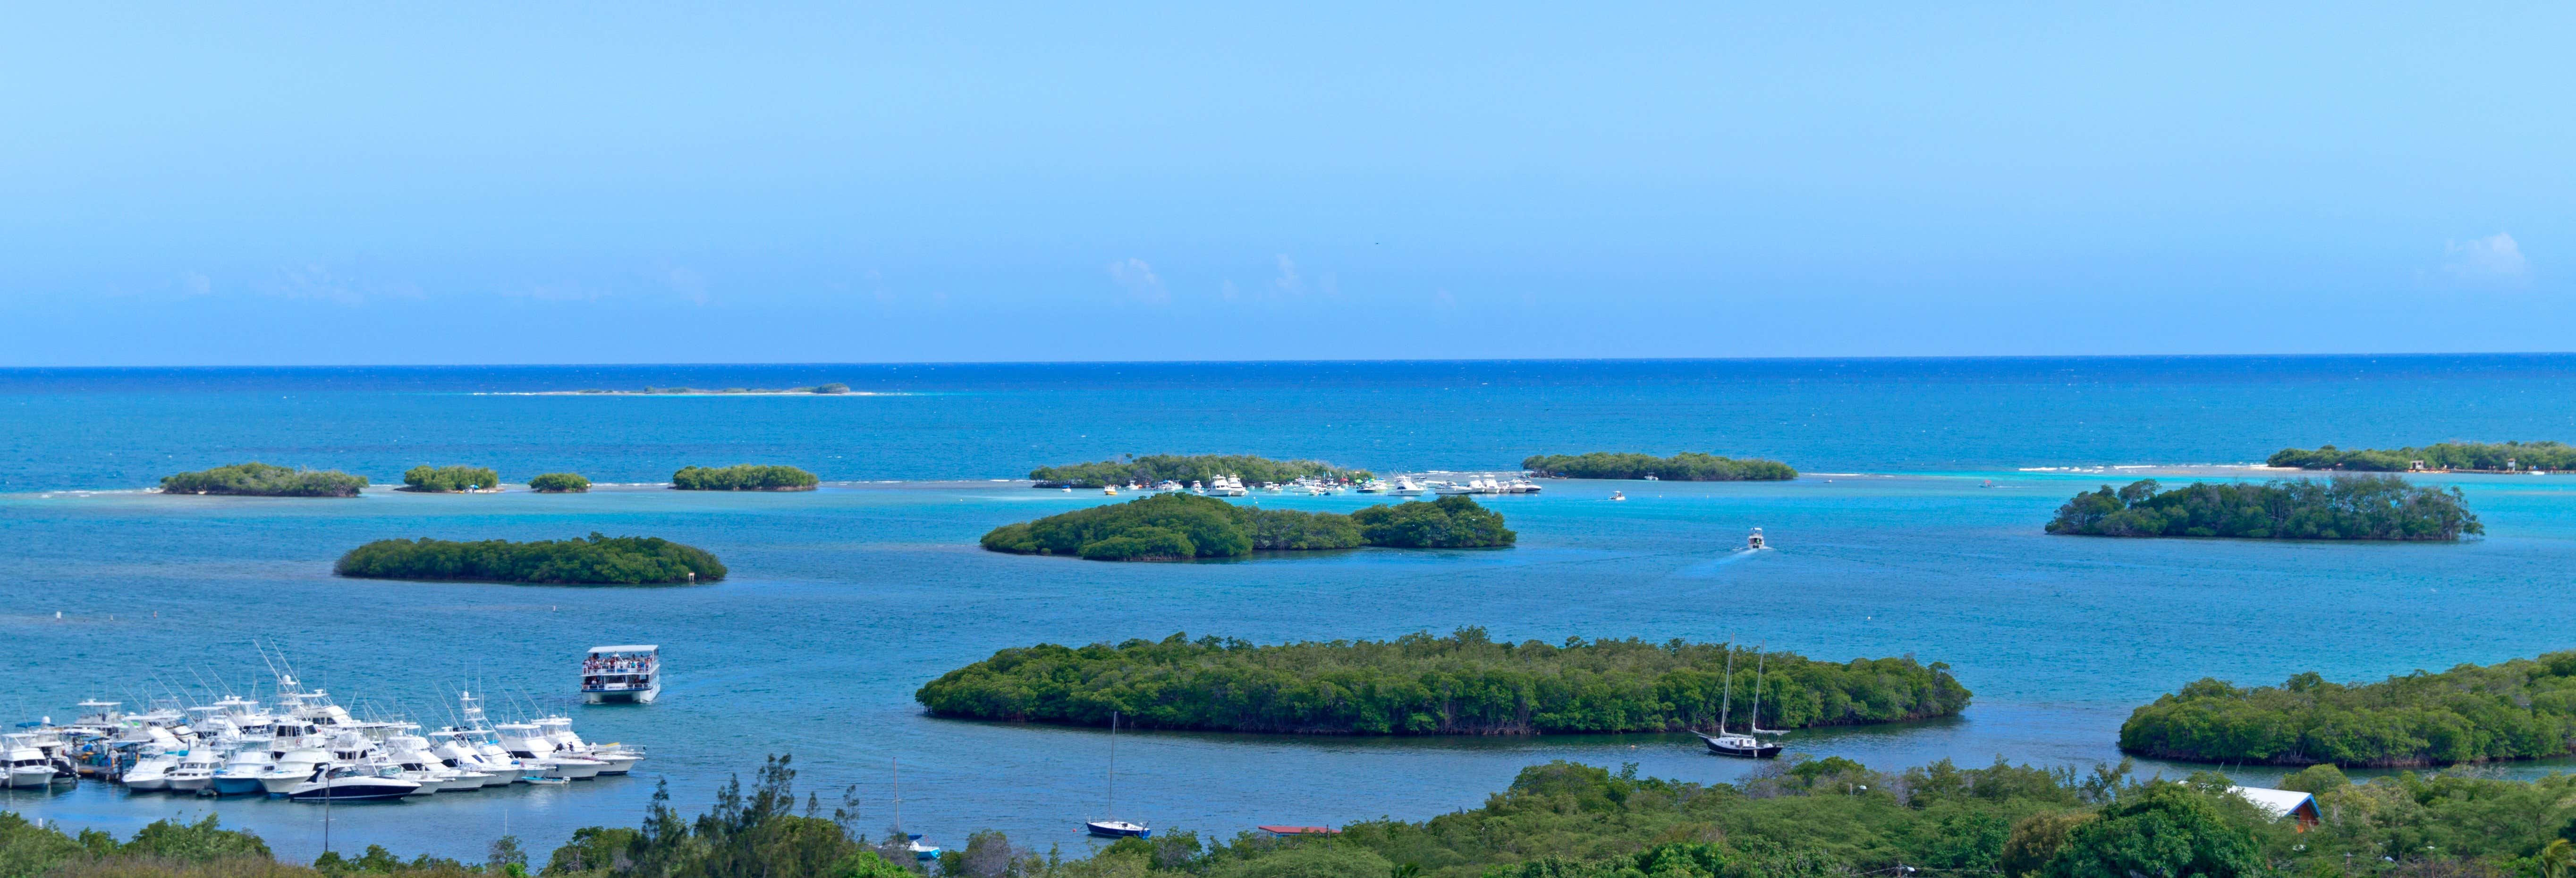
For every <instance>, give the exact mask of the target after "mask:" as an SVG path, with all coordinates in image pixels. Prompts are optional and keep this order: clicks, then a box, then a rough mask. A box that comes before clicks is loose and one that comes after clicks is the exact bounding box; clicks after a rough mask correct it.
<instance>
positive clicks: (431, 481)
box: [394, 465, 501, 494]
mask: <svg viewBox="0 0 2576 878" xmlns="http://www.w3.org/2000/svg"><path fill="white" fill-rule="evenodd" d="M500 489H501V474H500V473H497V472H493V471H492V470H491V468H489V467H480V466H428V465H422V466H416V467H412V468H411V469H409V470H405V471H404V472H403V486H402V487H399V488H395V489H394V490H397V491H414V492H419V493H424V494H452V493H456V492H459V491H498V490H500Z"/></svg>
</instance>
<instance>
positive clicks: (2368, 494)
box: [2047, 476, 2486, 541]
mask: <svg viewBox="0 0 2576 878" xmlns="http://www.w3.org/2000/svg"><path fill="white" fill-rule="evenodd" d="M2161 487H2162V486H2160V485H2158V484H2157V483H2156V482H2155V480H2153V479H2147V480H2142V481H2137V482H2131V483H2130V484H2129V485H2128V486H2127V487H2124V488H2121V489H2119V490H2117V491H2114V490H2112V489H2111V486H2109V485H2104V486H2102V489H2101V490H2099V491H2093V492H2089V493H2083V494H2077V495H2075V499H2072V500H2068V501H2066V505H2063V506H2060V507H2058V508H2057V517H2056V519H2054V520H2052V521H2050V522H2049V523H2048V528H2047V530H2048V532H2049V533H2053V534H2081V535H2086V536H2103V537H2243V538H2247V539H2275V540H2433V541H2449V540H2457V539H2459V538H2460V537H2461V536H2462V535H2463V534H2481V533H2485V532H2486V526H2485V525H2482V524H2479V523H2478V517H2477V516H2475V515H2472V514H2470V513H2469V511H2468V510H2467V509H2465V508H2462V507H2461V506H2460V490H2459V489H2458V488H2453V489H2451V490H2448V491H2444V490H2440V489H2437V488H2426V487H2418V486H2415V485H2410V484H2407V483H2406V480H2405V479H2402V478H2398V477H2396V476H2335V477H2334V478H2332V479H2329V480H2318V479H2276V480H2273V481H2270V482H2265V483H2262V484H2252V483H2245V482H2224V483H2219V484H2210V483H2207V482H2193V483H2191V484H2190V485H2188V486H2186V487H2181V488H2175V489H2173V490H2170V491H2165V490H2161Z"/></svg>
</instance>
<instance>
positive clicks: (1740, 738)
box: [1691, 643, 1780, 759]
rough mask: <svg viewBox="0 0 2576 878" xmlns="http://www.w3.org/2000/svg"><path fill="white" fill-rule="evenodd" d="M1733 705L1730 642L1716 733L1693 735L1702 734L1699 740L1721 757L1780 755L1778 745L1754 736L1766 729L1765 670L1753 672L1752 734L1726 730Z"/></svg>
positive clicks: (1733, 652)
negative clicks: (1763, 691) (1764, 719)
mask: <svg viewBox="0 0 2576 878" xmlns="http://www.w3.org/2000/svg"><path fill="white" fill-rule="evenodd" d="M1734 707H1735V645H1734V644H1731V643H1730V644H1727V647H1726V694H1725V695H1724V696H1722V699H1721V700H1720V701H1719V702H1718V707H1717V734H1714V735H1709V734H1702V733H1699V732H1692V733H1691V734H1694V735H1699V739H1700V740H1701V741H1702V742H1705V743H1707V744H1708V752H1710V753H1714V754H1717V755H1719V756H1734V757H1738V758H1742V759H1771V758H1774V757H1777V756H1779V755H1780V745H1779V744H1777V743H1774V742H1770V741H1765V740H1762V739H1761V738H1758V737H1755V735H1758V734H1761V733H1762V731H1763V729H1762V722H1761V717H1762V670H1761V667H1760V666H1759V665H1757V666H1756V667H1755V670H1754V672H1753V716H1754V721H1753V722H1750V723H1747V724H1746V728H1748V729H1750V730H1751V731H1752V734H1744V735H1739V734H1735V733H1733V732H1730V731H1727V730H1726V721H1727V714H1728V712H1729V711H1730V710H1732V709H1733V708H1734ZM1772 734H1780V733H1779V732H1776V731H1775V732H1772Z"/></svg>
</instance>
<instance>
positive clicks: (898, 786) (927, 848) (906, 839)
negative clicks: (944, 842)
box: [886, 759, 939, 860]
mask: <svg viewBox="0 0 2576 878" xmlns="http://www.w3.org/2000/svg"><path fill="white" fill-rule="evenodd" d="M886 766H887V767H889V768H892V769H894V831H895V834H896V835H901V836H903V844H904V847H905V848H906V849H907V850H910V851H912V858H913V859H915V860H936V859H939V848H938V847H937V846H935V845H926V844H922V843H921V833H918V832H905V831H903V762H902V760H898V759H887V760H886Z"/></svg>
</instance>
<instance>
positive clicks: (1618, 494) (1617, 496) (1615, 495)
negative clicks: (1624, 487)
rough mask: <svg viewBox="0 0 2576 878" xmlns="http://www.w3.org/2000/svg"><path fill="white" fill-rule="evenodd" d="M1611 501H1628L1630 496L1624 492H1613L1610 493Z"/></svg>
mask: <svg viewBox="0 0 2576 878" xmlns="http://www.w3.org/2000/svg"><path fill="white" fill-rule="evenodd" d="M1610 499H1612V500H1626V499H1628V495H1627V494H1625V493H1623V492H1619V491H1612V492H1610Z"/></svg>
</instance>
